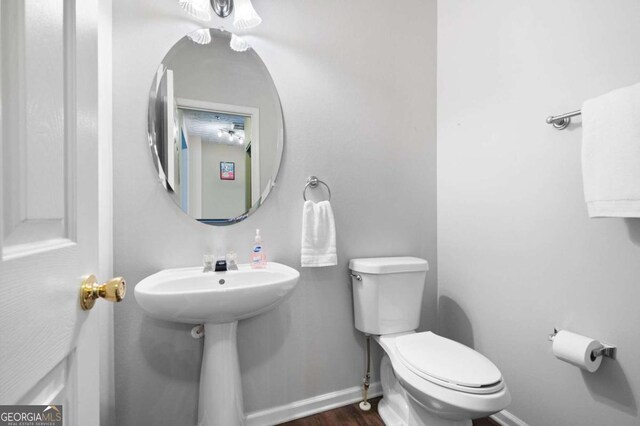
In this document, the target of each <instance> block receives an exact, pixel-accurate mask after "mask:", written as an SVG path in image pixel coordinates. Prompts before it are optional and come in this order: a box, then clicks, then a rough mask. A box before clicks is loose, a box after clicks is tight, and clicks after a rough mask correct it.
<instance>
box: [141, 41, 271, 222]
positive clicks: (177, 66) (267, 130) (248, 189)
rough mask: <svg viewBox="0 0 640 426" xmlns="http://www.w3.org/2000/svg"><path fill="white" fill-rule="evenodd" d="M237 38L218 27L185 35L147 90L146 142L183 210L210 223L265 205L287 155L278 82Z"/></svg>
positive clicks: (234, 219)
mask: <svg viewBox="0 0 640 426" xmlns="http://www.w3.org/2000/svg"><path fill="white" fill-rule="evenodd" d="M233 37H234V39H233V41H232V35H231V34H230V33H228V32H226V31H223V30H216V29H210V30H209V29H203V30H198V31H195V32H193V33H191V34H188V35H187V36H185V37H183V38H182V39H181V40H180V41H178V42H177V43H176V44H175V45H174V46H173V47H172V48H171V50H169V53H167V55H166V56H165V57H164V59H163V61H162V63H161V64H160V67H159V68H158V71H157V72H156V75H155V77H154V80H153V84H152V86H151V92H150V95H149V147H150V148H151V155H152V157H153V162H154V165H155V167H156V169H157V171H158V175H159V177H160V180H161V182H162V185H163V186H164V187H165V188H166V190H167V193H168V194H169V196H170V197H171V198H172V199H173V201H175V203H176V204H177V205H178V206H179V207H180V208H181V209H182V210H183V211H184V212H185V213H187V214H189V216H191V217H192V218H194V219H196V220H198V221H201V222H204V223H208V224H212V225H229V224H232V223H236V222H239V221H241V220H243V219H246V218H247V217H248V216H249V215H250V214H251V213H253V212H254V211H255V210H256V209H257V208H258V207H260V205H261V204H262V203H263V202H264V200H265V199H266V198H267V196H268V195H269V192H270V191H271V189H272V188H273V185H274V182H275V179H276V176H277V175H278V169H279V167H280V160H281V158H282V148H283V122H282V109H281V107H280V100H279V98H278V92H277V90H276V87H275V85H274V84H273V80H272V79H271V75H270V74H269V71H268V70H267V68H266V66H265V65H264V63H263V62H262V60H261V59H260V57H259V56H258V55H257V54H256V53H255V52H254V51H253V50H252V49H250V48H248V49H246V47H247V46H246V44H245V45H244V46H243V43H244V42H243V41H242V39H238V38H236V37H235V36H233ZM231 46H233V47H234V48H236V49H238V46H239V48H245V49H246V50H244V51H237V50H234V49H232V48H231Z"/></svg>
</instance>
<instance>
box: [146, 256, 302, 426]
mask: <svg viewBox="0 0 640 426" xmlns="http://www.w3.org/2000/svg"><path fill="white" fill-rule="evenodd" d="M299 277H300V273H299V272H298V271H296V270H295V269H293V268H290V267H288V266H285V265H282V264H279V263H275V262H269V263H268V264H267V267H266V268H264V269H251V268H250V266H249V265H238V270H237V271H225V272H202V267H194V268H178V269H165V270H163V271H160V272H158V273H156V274H153V275H150V276H149V277H147V278H145V279H144V280H142V281H140V283H138V285H137V286H136V288H135V297H136V300H137V302H138V304H139V305H140V306H141V307H142V309H143V310H144V311H145V312H146V313H147V314H149V315H150V316H152V317H154V318H158V319H161V320H165V321H176V322H181V323H187V324H204V327H205V336H204V353H203V357H202V369H201V372H200V398H199V402H198V425H199V426H217V425H223V426H236V425H243V424H244V410H243V406H242V386H241V381H240V366H239V364H238V350H237V345H236V330H237V327H238V321H239V320H242V319H245V318H249V317H252V316H255V315H258V314H261V313H263V312H267V311H269V310H271V309H273V308H274V307H276V306H277V305H278V304H279V303H281V302H282V301H283V300H285V299H286V298H287V296H288V295H290V294H291V291H292V290H293V289H294V288H295V286H296V284H297V282H298V278H299Z"/></svg>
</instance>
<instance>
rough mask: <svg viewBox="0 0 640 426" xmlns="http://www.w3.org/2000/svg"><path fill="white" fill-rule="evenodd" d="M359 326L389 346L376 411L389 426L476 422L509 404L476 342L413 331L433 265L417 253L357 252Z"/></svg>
mask: <svg viewBox="0 0 640 426" xmlns="http://www.w3.org/2000/svg"><path fill="white" fill-rule="evenodd" d="M349 269H351V280H352V284H353V307H354V316H355V326H356V328H357V329H358V330H360V331H362V332H363V333H365V334H368V335H372V336H373V337H374V339H375V340H376V341H377V342H378V344H379V345H380V346H381V347H382V349H383V350H384V351H385V355H384V357H383V358H382V362H381V365H380V381H381V383H382V400H381V401H380V403H379V405H378V412H379V414H380V416H381V417H382V420H383V421H384V422H385V424H386V425H387V426H405V425H406V426H422V425H424V426H471V424H472V423H471V419H475V418H480V417H486V416H488V415H491V414H493V413H496V412H498V411H500V410H502V409H504V408H506V407H507V405H509V403H510V402H511V395H510V394H509V390H508V389H507V385H506V384H505V382H504V380H503V378H502V374H501V373H500V370H498V368H497V367H496V366H495V365H494V364H493V363H492V362H491V361H490V360H489V359H487V358H486V357H485V356H483V355H481V354H480V353H478V352H476V351H474V350H473V349H471V348H469V347H467V346H465V345H463V344H460V343H458V342H455V341H453V340H450V339H446V338H444V337H441V336H438V335H437V334H435V333H432V332H431V331H426V332H420V333H416V331H415V330H416V329H417V328H418V324H419V322H420V309H421V307H422V294H423V291H424V281H425V277H426V274H427V271H428V270H429V264H428V263H427V261H426V260H424V259H418V258H415V257H379V258H368V259H352V260H351V261H350V262H349Z"/></svg>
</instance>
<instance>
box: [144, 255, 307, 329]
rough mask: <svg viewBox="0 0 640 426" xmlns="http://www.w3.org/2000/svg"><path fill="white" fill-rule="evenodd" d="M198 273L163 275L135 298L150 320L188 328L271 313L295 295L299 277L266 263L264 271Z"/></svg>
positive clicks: (178, 271)
mask: <svg viewBox="0 0 640 426" xmlns="http://www.w3.org/2000/svg"><path fill="white" fill-rule="evenodd" d="M202 269H203V268H202V267H201V266H199V267H193V268H178V269H165V270H164V271H160V272H158V273H156V274H153V275H150V276H149V277H147V278H145V279H144V280H142V281H140V283H138V285H137V286H136V288H135V297H136V301H137V302H138V304H139V305H140V306H141V307H142V309H144V310H145V312H147V314H149V315H151V316H152V317H154V318H158V319H162V320H166V321H175V322H182V323H188V324H201V323H213V324H222V323H228V322H233V321H238V320H241V319H245V318H249V317H252V316H254V315H258V314H261V313H263V312H266V311H268V310H271V309H272V308H274V307H275V306H276V305H278V304H279V303H280V302H282V301H283V300H284V299H285V298H286V297H287V296H288V295H289V294H290V293H291V291H292V290H293V289H294V287H295V286H296V283H297V282H298V278H299V277H300V273H299V272H298V271H296V270H295V269H293V268H290V267H288V266H285V265H281V264H279V263H275V262H269V263H268V264H267V267H266V268H264V269H251V267H250V266H249V265H238V270H237V271H226V272H202Z"/></svg>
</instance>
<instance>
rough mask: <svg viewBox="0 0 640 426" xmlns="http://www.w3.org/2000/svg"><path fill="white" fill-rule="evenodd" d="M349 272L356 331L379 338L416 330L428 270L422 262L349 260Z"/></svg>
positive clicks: (375, 259) (385, 258)
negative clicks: (381, 335) (384, 335)
mask: <svg viewBox="0 0 640 426" xmlns="http://www.w3.org/2000/svg"><path fill="white" fill-rule="evenodd" d="M349 269H351V272H352V276H351V283H352V285H353V310H354V316H355V324H356V328H357V329H358V330H360V331H362V332H364V333H368V334H376V335H379V334H391V333H400V332H404V331H411V330H415V329H416V328H418V324H419V323H420V309H421V307H422V293H423V292H424V280H425V277H426V275H427V271H428V270H429V263H428V262H427V261H426V260H424V259H419V258H417V257H374V258H368V259H351V261H350V262H349ZM354 275H355V276H354ZM357 277H360V278H361V280H358V278H357Z"/></svg>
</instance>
